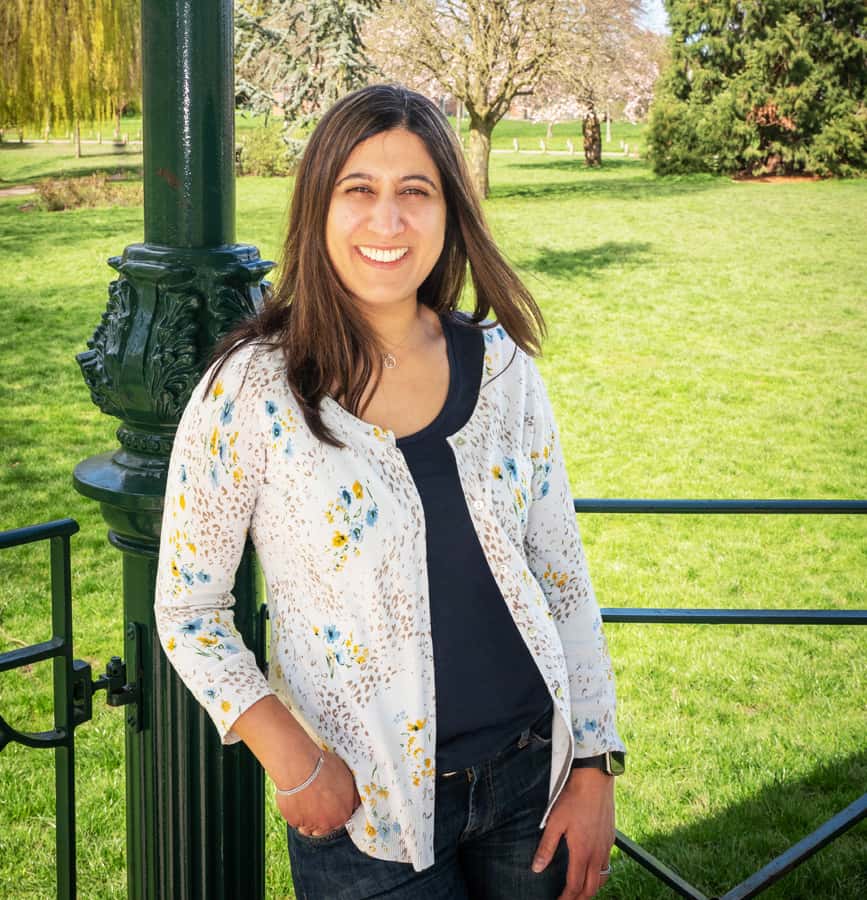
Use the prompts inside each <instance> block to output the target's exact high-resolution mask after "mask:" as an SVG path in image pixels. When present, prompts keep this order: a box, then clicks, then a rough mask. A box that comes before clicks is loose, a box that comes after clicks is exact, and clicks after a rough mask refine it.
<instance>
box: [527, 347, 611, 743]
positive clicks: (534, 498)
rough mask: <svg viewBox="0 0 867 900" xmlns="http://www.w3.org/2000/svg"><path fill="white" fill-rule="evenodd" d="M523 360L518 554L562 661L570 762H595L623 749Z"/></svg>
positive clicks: (576, 552)
mask: <svg viewBox="0 0 867 900" xmlns="http://www.w3.org/2000/svg"><path fill="white" fill-rule="evenodd" d="M526 359H527V368H528V371H527V378H528V389H527V401H526V407H525V427H526V429H527V432H528V434H527V437H529V452H530V459H531V462H532V464H533V472H532V477H531V483H530V503H529V509H528V514H527V529H526V532H525V537H524V550H525V553H526V556H527V563H528V566H529V568H530V571H531V572H532V573H533V576H534V577H535V578H536V580H537V581H538V583H539V584H540V585H541V587H542V590H543V591H544V593H545V596H546V598H547V601H548V607H549V609H550V610H551V614H552V616H553V619H554V623H555V625H556V627H557V631H558V632H559V635H560V640H561V642H562V645H563V650H564V653H565V656H566V665H567V670H568V672H569V696H570V699H571V710H572V731H573V734H574V736H575V748H576V749H575V756H576V757H586V756H595V755H597V754H599V753H603V752H604V751H606V750H622V749H623V743H622V741H621V740H620V737H619V735H618V733H617V728H616V725H615V717H614V712H615V694H614V675H613V672H612V667H611V659H610V656H609V653H608V646H607V643H606V641H605V636H604V634H603V631H602V617H601V615H600V613H599V606H598V604H597V602H596V597H595V595H594V593H593V586H592V584H591V582H590V575H589V572H588V570H587V558H586V556H585V554H584V548H583V546H582V543H581V535H580V533H579V530H578V523H577V521H576V518H575V508H574V505H573V502H572V491H571V489H570V487H569V478H568V475H567V472H566V462H565V460H564V458H563V452H562V447H561V444H560V436H559V430H558V428H557V425H556V422H555V421H554V414H553V411H552V409H551V404H550V401H549V399H548V393H547V391H546V389H545V384H544V382H543V380H542V376H541V374H540V373H539V370H538V368H537V366H536V363H535V361H534V360H533V359H531V358H530V357H527V358H526ZM525 439H526V438H525ZM525 446H526V444H525Z"/></svg>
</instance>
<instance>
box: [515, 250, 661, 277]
mask: <svg viewBox="0 0 867 900" xmlns="http://www.w3.org/2000/svg"><path fill="white" fill-rule="evenodd" d="M652 249H653V244H649V243H646V242H643V241H622V242H621V241H605V242H604V243H602V244H597V245H596V246H595V247H586V248H584V249H582V250H552V249H549V248H542V249H541V250H540V251H539V252H538V253H537V254H536V256H534V257H526V258H524V259H520V260H517V261H516V264H517V265H519V266H520V267H521V268H522V269H529V270H530V271H532V272H536V273H537V274H539V275H548V276H550V277H552V278H564V279H569V280H571V279H573V278H575V277H576V276H581V275H589V274H591V273H593V272H597V271H599V270H601V269H606V268H608V267H609V266H613V265H618V266H623V265H629V266H640V265H643V264H644V263H647V262H649V261H650V258H651V250H652Z"/></svg>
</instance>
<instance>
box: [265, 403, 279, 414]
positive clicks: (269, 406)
mask: <svg viewBox="0 0 867 900" xmlns="http://www.w3.org/2000/svg"><path fill="white" fill-rule="evenodd" d="M265 412H266V413H268V415H269V416H273V415H274V413H275V412H277V404H276V403H275V402H274V401H273V400H266V401H265Z"/></svg>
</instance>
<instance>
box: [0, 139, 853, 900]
mask: <svg viewBox="0 0 867 900" xmlns="http://www.w3.org/2000/svg"><path fill="white" fill-rule="evenodd" d="M519 124H520V123H519ZM532 127H538V128H539V129H541V130H542V133H544V126H532ZM564 133H565V132H564ZM556 134H557V129H556V128H555V135H556ZM500 140H502V141H503V142H504V143H505V144H506V146H508V145H510V143H511V138H510V137H508V136H507V137H505V138H502V136H500V135H498V141H500ZM495 146H496V142H495ZM9 152H11V151H8V150H4V151H0V166H3V165H5V160H6V158H7V157H6V154H7V153H9ZM18 152H22V151H18ZM27 152H30V151H27ZM33 160H34V161H33V163H32V165H33V169H31V170H30V171H36V169H38V168H39V166H42V168H43V170H44V169H45V168H46V167H49V168H50V166H51V165H56V163H51V162H50V161H48V160H43V161H42V162H40V161H39V160H38V159H36V158H35V157H34V158H33ZM16 165H18V167H19V168H18V170H17V171H18V172H19V173H24V174H23V177H24V178H27V177H31V176H29V175H28V174H27V170H26V166H25V164H24V163H23V162H19V163H16ZM5 172H6V170H4V169H0V177H3V178H5V179H8V178H9V176H8V175H7V174H6V173H5ZM491 182H492V186H493V190H492V196H491V198H490V200H489V201H488V202H487V204H486V210H487V214H488V216H489V219H490V222H491V226H492V228H493V230H494V232H495V234H496V237H497V239H498V240H499V242H500V244H501V246H502V247H503V249H504V251H505V253H506V254H507V256H508V257H509V259H510V260H511V261H512V263H513V264H514V265H515V266H516V267H517V268H518V270H519V271H520V273H521V275H522V276H523V277H524V278H525V279H526V282H527V284H528V285H529V287H530V288H531V290H532V291H533V292H534V294H535V296H536V297H537V299H538V301H539V303H540V305H541V306H542V309H543V311H544V312H545V315H546V317H547V321H548V325H549V332H550V335H549V339H548V341H547V344H546V348H545V354H544V357H543V359H542V360H541V362H540V366H541V369H542V371H543V374H544V376H545V378H546V381H547V383H548V386H549V389H550V392H551V395H552V399H553V403H554V406H555V408H556V410H557V413H558V417H559V425H560V430H561V433H562V437H563V442H564V445H565V448H566V451H567V456H568V460H569V473H570V478H571V484H572V489H573V493H574V494H575V495H576V496H579V497H719V498H726V497H732V498H734V497H782V498H785V497H790V498H805V497H834V498H863V497H865V496H867V466H865V446H867V366H865V359H867V287H865V285H867V256H865V254H864V249H863V245H864V241H863V236H864V234H867V182H865V181H850V182H819V183H809V184H779V185H777V184H774V185H761V184H736V183H733V182H731V181H729V180H727V179H722V178H711V177H693V178H680V179H678V178H667V179H659V178H655V177H653V176H652V174H651V173H650V171H649V170H648V168H647V167H646V166H645V165H644V164H643V163H642V162H640V161H637V160H606V163H605V166H604V168H603V169H602V170H601V171H597V172H589V171H586V170H585V169H584V167H583V165H582V164H581V161H580V159H578V158H576V159H572V158H569V157H566V156H550V157H544V156H541V155H530V154H526V155H525V154H521V155H517V156H516V155H513V154H496V155H495V156H494V158H493V162H492V173H491ZM290 187H291V183H290V182H289V181H286V180H278V179H275V180H263V179H244V180H241V181H240V182H239V184H238V237H239V240H243V241H247V242H250V243H253V244H256V245H258V246H259V247H260V249H261V251H262V254H263V256H265V257H267V258H272V259H273V258H275V257H276V254H277V252H278V248H279V246H280V242H281V230H282V228H283V226H284V222H285V210H286V204H287V200H288V194H289V190H290ZM20 205H22V198H11V199H6V200H2V201H0V249H2V253H3V255H2V278H0V364H2V367H3V396H4V398H5V406H6V408H7V413H8V414H7V415H6V416H4V418H3V420H2V424H0V447H2V454H0V528H8V527H14V526H20V525H24V524H28V523H32V522H38V521H44V520H48V519H53V518H58V517H61V516H67V515H68V516H73V517H74V518H76V519H77V520H78V521H79V522H80V523H81V533H80V534H79V535H77V536H76V537H75V538H74V539H73V590H74V598H75V599H74V607H75V617H76V655H77V656H79V657H82V658H86V659H88V660H89V661H90V662H91V663H92V664H93V665H94V670H95V671H102V669H103V667H104V664H105V662H106V661H107V659H108V658H109V656H111V655H112V654H113V653H117V652H119V648H120V647H121V646H122V636H121V612H120V610H121V601H120V590H121V573H120V555H119V553H118V552H117V551H116V550H114V549H112V548H110V547H109V545H108V544H107V542H106V540H105V533H106V527H105V524H104V522H103V520H102V517H101V516H100V513H99V510H98V508H97V506H96V505H95V504H94V503H92V502H90V501H86V500H84V499H82V498H81V497H79V496H78V495H77V494H76V493H75V491H74V490H73V488H72V483H71V473H72V469H73V467H74V465H75V464H76V463H77V462H78V461H79V460H81V459H83V458H85V457H87V456H89V455H91V454H94V453H98V452H102V451H104V450H107V449H111V448H113V447H115V446H116V441H115V438H114V436H113V432H114V430H115V428H116V426H117V423H116V422H115V421H114V420H111V419H109V418H107V417H106V416H103V415H101V414H100V413H98V412H97V410H96V408H95V407H94V406H93V405H92V404H91V402H90V398H89V396H88V392H87V390H86V388H85V386H84V382H83V380H82V379H81V376H80V374H79V371H78V368H77V366H76V364H75V360H74V356H75V354H76V353H78V352H80V351H81V350H83V349H84V348H85V344H86V341H87V339H88V338H89V337H90V335H91V334H92V332H93V329H94V328H95V327H96V325H97V324H98V322H99V319H100V315H101V314H102V311H103V309H104V306H105V302H106V299H107V293H106V286H107V283H108V281H109V280H110V278H111V276H112V272H111V270H110V269H109V268H108V267H107V266H106V265H105V259H106V257H108V256H110V255H114V254H117V253H120V252H121V251H122V250H123V248H124V246H125V245H127V244H129V243H132V242H135V241H138V240H140V238H141V235H142V217H141V211H140V210H136V209H87V210H79V211H74V212H63V213H43V212H33V211H30V212H19V210H18V207H19V206H20ZM580 524H581V527H582V531H583V535H584V540H585V544H586V547H587V552H588V556H589V560H590V566H591V573H592V575H593V578H594V584H595V587H596V592H597V595H598V598H599V601H600V604H601V605H603V606H647V607H652V606H689V607H715V606H721V607H771V608H783V607H803V608H834V609H846V608H851V609H864V608H867V590H865V575H867V520H865V519H864V518H858V517H854V516H836V517H835V516H744V517H736V516H704V517H697V516H661V515H659V516H653V515H645V516H625V515H621V516H615V515H592V516H591V515H587V516H582V517H581V518H580ZM0 565H2V569H0V571H2V580H0V650H8V649H12V648H14V647H18V646H22V645H24V644H28V643H31V642H33V641H37V640H42V639H44V638H45V637H46V636H47V632H48V623H49V607H48V590H47V574H46V573H47V552H46V550H45V548H43V547H38V548H29V549H22V550H16V551H7V552H5V553H4V554H3V555H2V563H0ZM607 632H608V636H609V641H610V645H611V652H612V655H613V658H614V663H615V669H616V673H617V677H618V693H619V701H620V711H619V720H620V726H621V730H622V733H623V736H624V738H625V740H626V742H627V744H628V747H629V751H630V755H629V771H628V774H627V776H626V777H625V778H623V779H621V781H620V783H619V785H618V825H619V827H620V828H621V830H622V831H623V832H624V833H625V834H627V835H628V836H630V837H632V838H633V839H636V840H639V841H640V842H641V843H643V844H645V845H646V846H648V847H649V848H650V849H651V850H652V851H653V852H654V853H656V854H657V855H658V856H659V857H661V858H662V859H663V860H665V861H667V862H668V863H669V864H671V865H674V866H675V867H676V868H677V869H678V870H679V871H680V872H681V873H682V874H683V875H684V876H685V877H686V878H688V879H690V880H692V881H693V882H695V883H696V884H697V885H698V886H700V887H701V888H702V889H704V890H705V892H706V893H708V894H709V895H714V894H720V893H724V892H725V890H726V889H727V888H729V887H730V886H732V885H733V884H735V883H736V882H738V881H739V880H741V879H743V878H744V877H746V876H747V875H749V874H750V873H751V872H752V871H754V870H755V869H757V868H759V867H760V866H761V865H763V864H764V863H765V862H767V861H768V860H769V859H770V858H771V857H773V856H774V855H775V854H777V853H779V852H781V851H782V850H783V849H785V848H786V847H787V846H788V845H789V844H791V843H793V842H795V841H796V840H798V839H800V838H801V837H802V836H804V835H805V834H806V833H808V832H809V831H811V830H812V829H813V828H815V827H817V826H818V825H819V824H820V823H821V822H822V821H823V820H824V819H825V818H827V817H828V816H830V815H831V814H832V813H834V812H835V811H837V810H839V809H842V808H843V807H844V806H845V805H846V804H848V803H849V802H851V801H852V800H853V799H855V798H856V797H857V796H858V795H859V794H860V793H861V792H862V791H863V790H864V785H865V783H867V749H865V747H867V740H865V739H867V690H865V659H867V631H864V630H861V631H859V630H858V629H856V628H836V629H830V628H821V627H813V628H807V627H803V628H797V627H792V626H788V627H775V628H765V627H744V626H659V625H657V626H640V625H616V626H615V625H609V626H608V628H607ZM95 710H96V713H95V718H94V721H93V722H91V723H89V724H87V725H84V726H82V727H81V728H80V729H79V731H78V741H77V752H78V797H79V802H78V819H79V845H78V858H79V869H80V896H81V897H86V898H100V900H101V898H120V897H123V896H124V893H125V871H124V828H123V815H124V812H123V810H124V799H123V797H124V786H123V754H122V727H123V715H122V714H121V713H120V712H118V711H116V710H109V709H107V708H105V707H104V705H103V702H102V699H101V696H100V698H98V702H97V703H96V705H95ZM0 712H2V714H3V715H4V717H6V718H7V720H8V721H10V723H12V724H13V725H17V726H19V727H22V728H24V727H26V728H28V729H38V728H47V727H50V722H51V701H50V667H48V666H46V665H45V664H39V665H37V666H34V667H32V669H31V670H28V671H24V672H19V673H16V674H13V675H8V674H4V675H3V676H2V677H0ZM0 783H2V785H3V789H2V791H0V896H3V897H10V898H12V897H14V898H16V900H19V898H20V900H30V898H33V900H42V898H46V897H50V896H52V894H53V868H52V867H53V845H54V833H53V821H54V807H53V767H52V761H51V756H50V754H47V753H44V752H43V753H37V752H34V751H28V750H23V749H21V748H19V747H17V746H10V747H8V748H7V749H6V750H5V751H3V753H2V754H0ZM268 827H269V835H268V859H267V869H268V885H269V887H268V896H269V897H270V898H283V897H290V896H292V894H291V886H290V875H289V868H288V861H287V858H286V852H285V846H284V833H283V829H282V827H281V823H280V820H279V817H278V816H277V815H276V813H275V812H274V811H273V809H270V808H269V818H268ZM25 860H26V863H25V862H24V861H25ZM865 873H867V827H865V825H864V824H863V823H862V824H861V825H860V826H859V827H858V828H856V829H855V830H854V831H852V832H850V833H849V834H848V835H847V836H845V837H843V838H841V839H840V840H839V841H838V842H837V843H836V844H834V845H832V846H831V847H830V848H828V849H827V850H825V851H824V852H823V853H822V854H820V855H819V856H818V857H816V858H815V859H814V860H813V861H812V862H810V863H808V864H806V865H805V866H803V867H801V868H800V869H799V870H797V871H796V872H795V873H793V874H792V875H790V876H789V877H788V878H786V879H785V880H783V881H782V882H781V883H780V884H779V885H778V886H777V887H775V888H774V889H772V890H771V891H769V892H768V894H767V896H769V897H773V898H780V900H782V898H785V900H790V898H814V897H823V898H824V897H832V898H860V897H863V896H865V895H867V875H865ZM600 896H604V897H607V898H622V900H639V898H641V900H644V898H665V897H669V896H671V894H670V893H669V892H668V891H667V890H665V889H663V888H661V887H659V886H658V885H656V883H655V882H654V881H653V880H652V879H651V878H650V877H649V876H647V875H645V874H644V873H643V871H642V870H640V869H639V868H638V867H637V866H636V865H635V864H634V863H632V862H631V861H629V860H628V859H627V858H625V857H623V856H621V855H619V854H617V853H615V855H614V870H613V876H612V878H611V880H610V882H609V886H608V887H607V888H606V889H605V891H604V892H603V893H602V894H600Z"/></svg>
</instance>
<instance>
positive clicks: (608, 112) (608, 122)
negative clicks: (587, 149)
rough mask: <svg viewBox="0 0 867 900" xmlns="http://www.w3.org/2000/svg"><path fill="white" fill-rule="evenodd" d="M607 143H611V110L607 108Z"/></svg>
mask: <svg viewBox="0 0 867 900" xmlns="http://www.w3.org/2000/svg"><path fill="white" fill-rule="evenodd" d="M605 143H606V144H610V143H611V110H610V109H609V108H608V107H607V106H606V107H605Z"/></svg>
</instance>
